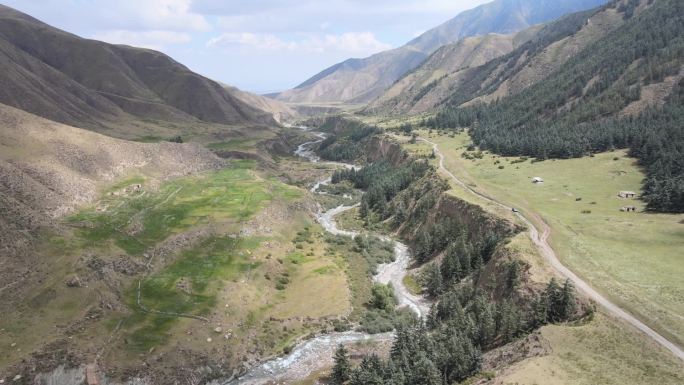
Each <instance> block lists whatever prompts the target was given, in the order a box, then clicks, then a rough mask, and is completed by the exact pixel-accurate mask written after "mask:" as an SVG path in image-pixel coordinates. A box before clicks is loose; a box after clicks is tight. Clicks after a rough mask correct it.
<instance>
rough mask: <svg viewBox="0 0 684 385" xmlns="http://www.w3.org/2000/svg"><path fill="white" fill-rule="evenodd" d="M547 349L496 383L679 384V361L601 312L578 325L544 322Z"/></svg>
mask: <svg viewBox="0 0 684 385" xmlns="http://www.w3.org/2000/svg"><path fill="white" fill-rule="evenodd" d="M541 332H542V335H543V336H544V338H545V339H546V340H548V341H549V342H550V344H551V348H552V352H551V353H550V354H548V355H546V356H543V357H536V358H532V359H528V360H525V361H522V362H520V363H519V364H517V365H514V366H513V367H512V368H511V369H510V371H509V372H508V373H506V374H504V375H503V376H502V377H501V378H499V379H497V383H500V384H519V385H522V384H545V385H599V384H663V385H664V384H672V385H675V384H681V383H682V380H683V379H684V377H683V376H682V371H683V370H684V365H682V362H681V361H679V360H678V359H677V358H676V357H674V356H672V355H671V354H669V352H666V351H663V350H661V349H660V348H659V347H657V346H655V345H654V343H651V342H650V341H649V342H644V338H643V336H642V335H641V334H640V333H638V332H637V331H635V330H633V329H630V328H624V327H621V324H618V323H615V322H613V321H612V320H611V319H609V318H606V317H605V316H603V315H602V314H600V313H599V314H598V315H597V317H596V318H595V319H594V320H593V321H592V322H591V323H589V324H586V325H582V326H556V325H550V326H545V327H543V328H542V329H541Z"/></svg>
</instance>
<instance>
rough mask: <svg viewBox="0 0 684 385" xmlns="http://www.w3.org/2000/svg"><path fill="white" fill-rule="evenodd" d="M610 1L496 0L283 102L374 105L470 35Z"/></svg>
mask: <svg viewBox="0 0 684 385" xmlns="http://www.w3.org/2000/svg"><path fill="white" fill-rule="evenodd" d="M605 1H606V0H495V1H493V2H491V3H488V4H484V5H481V6H479V7H477V8H474V9H472V10H469V11H465V12H462V13H461V14H459V15H458V16H456V17H455V18H453V19H451V20H449V21H447V22H446V23H444V24H442V25H440V26H439V27H437V28H434V29H432V30H430V31H428V32H425V33H424V34H422V35H421V36H419V37H417V38H416V39H414V40H412V41H410V42H409V43H407V44H406V45H404V46H403V47H400V48H396V49H393V50H389V51H385V52H381V53H378V54H375V55H373V56H370V57H368V58H365V59H349V60H347V61H344V62H342V63H339V64H336V65H334V66H332V67H330V68H328V69H326V70H324V71H322V72H321V73H319V74H317V75H316V76H314V77H312V78H311V79H309V80H307V81H305V82H304V83H302V84H300V85H299V86H297V87H295V88H294V89H292V90H288V91H285V92H283V93H282V94H280V95H279V96H278V99H280V100H283V101H287V102H297V103H312V102H317V103H330V102H346V103H365V102H369V101H371V100H373V99H374V98H376V97H378V96H380V95H381V94H382V93H383V92H384V91H385V90H386V89H387V88H388V87H390V86H391V85H392V84H393V83H394V82H395V81H396V80H397V79H399V78H400V77H401V76H402V75H404V74H406V73H407V72H408V71H410V70H412V69H414V68H416V67H418V66H419V65H420V64H421V63H422V62H423V61H424V60H425V59H426V58H427V57H428V56H430V55H431V54H432V53H433V52H434V51H435V50H437V49H438V48H439V47H441V46H443V45H445V44H449V43H453V42H456V41H459V40H461V39H463V38H465V37H469V36H476V35H486V34H489V33H499V34H510V33H514V32H517V31H520V30H523V29H525V28H528V27H530V26H532V25H535V24H539V23H544V22H547V21H550V20H553V19H556V18H558V17H560V16H562V15H564V14H567V13H571V12H576V11H580V10H584V9H589V8H592V7H596V6H598V5H600V4H603V3H605Z"/></svg>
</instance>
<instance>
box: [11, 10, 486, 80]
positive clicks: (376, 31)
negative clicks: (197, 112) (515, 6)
mask: <svg viewBox="0 0 684 385" xmlns="http://www.w3.org/2000/svg"><path fill="white" fill-rule="evenodd" d="M489 1H491V0H325V1H323V0H318V1H314V0H242V1H237V0H223V1H221V0H115V1H111V0H3V1H2V3H3V4H5V5H7V6H9V7H12V8H15V9H18V10H20V11H22V12H25V13H28V14H29V15H31V16H33V17H35V18H37V19H39V20H42V21H43V22H46V23H48V24H50V25H52V26H55V27H57V28H60V29H63V30H66V31H68V32H71V33H75V34H77V35H79V36H82V37H86V38H92V39H97V40H103V41H106V42H109V43H116V44H128V45H133V46H138V47H145V48H152V49H155V50H159V51H162V52H164V53H166V54H168V55H169V56H171V57H173V58H174V59H175V60H177V61H179V62H180V63H182V64H184V65H186V66H187V67H189V68H190V69H191V70H193V71H195V72H198V73H200V74H202V75H204V76H207V77H209V78H212V79H214V80H218V81H221V82H224V83H227V84H231V85H234V86H237V87H239V88H241V89H244V90H248V91H252V92H257V93H268V92H276V91H282V90H285V89H288V88H292V87H294V86H296V85H298V84H299V83H302V82H303V81H305V80H306V79H308V78H309V77H311V76H313V75H315V74H317V73H318V72H320V71H322V70H323V69H325V68H327V67H329V66H331V65H333V64H336V63H338V62H340V61H343V60H345V59H348V58H351V57H366V56H369V55H371V54H373V53H377V52H380V51H383V50H386V49H390V48H394V47H399V46H401V45H403V44H405V43H406V42H408V41H409V40H411V39H412V38H414V37H416V36H418V35H420V34H421V33H422V32H425V31H426V30H428V29H430V28H433V27H436V26H437V25H439V24H441V23H443V22H445V21H447V20H448V19H451V18H452V17H454V16H456V15H457V14H458V13H459V12H462V11H464V10H466V9H470V8H473V7H475V6H477V5H480V4H483V3H486V2H489Z"/></svg>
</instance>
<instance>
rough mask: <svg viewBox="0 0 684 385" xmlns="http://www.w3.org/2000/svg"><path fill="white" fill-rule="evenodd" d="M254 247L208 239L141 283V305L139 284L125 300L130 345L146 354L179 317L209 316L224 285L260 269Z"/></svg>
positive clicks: (225, 239) (235, 240)
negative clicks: (252, 254) (250, 255)
mask: <svg viewBox="0 0 684 385" xmlns="http://www.w3.org/2000/svg"><path fill="white" fill-rule="evenodd" d="M255 247H256V242H253V241H252V240H247V241H244V240H241V239H239V238H231V237H209V238H207V239H205V240H203V241H202V242H200V243H199V244H198V245H196V246H195V247H192V248H190V249H187V250H184V251H182V252H181V253H180V256H179V258H178V259H177V260H176V261H175V262H174V263H172V264H171V265H169V266H167V267H166V268H164V269H162V270H161V271H159V272H157V273H155V274H154V275H152V276H150V277H148V278H146V279H144V280H143V281H142V282H141V286H140V305H141V306H139V305H138V286H137V284H136V285H134V286H133V287H131V288H130V290H129V291H128V293H127V297H128V304H129V306H130V308H131V309H133V310H134V314H133V316H131V317H130V318H129V319H128V320H127V321H126V325H127V327H128V328H129V329H130V334H129V338H128V339H127V340H128V341H129V347H130V348H131V349H132V350H139V351H146V350H148V349H150V348H151V347H153V346H155V345H158V344H162V343H164V342H165V341H166V340H167V338H168V335H167V332H168V331H169V329H170V328H171V327H172V325H173V324H174V323H175V322H176V321H177V320H178V319H179V318H182V317H183V316H186V317H187V316H202V315H205V314H207V313H208V312H209V311H210V310H211V308H212V307H213V306H214V305H215V303H216V297H215V294H216V292H217V290H218V289H219V288H220V286H221V285H220V283H221V282H222V281H227V280H231V279H235V278H237V277H239V276H240V275H242V274H244V273H245V272H247V271H249V270H253V269H255V268H257V267H258V264H257V263H252V262H250V261H249V259H248V256H247V255H248V254H247V253H246V250H248V249H250V248H252V249H253V248H255ZM158 312H161V313H165V314H159V313H158Z"/></svg>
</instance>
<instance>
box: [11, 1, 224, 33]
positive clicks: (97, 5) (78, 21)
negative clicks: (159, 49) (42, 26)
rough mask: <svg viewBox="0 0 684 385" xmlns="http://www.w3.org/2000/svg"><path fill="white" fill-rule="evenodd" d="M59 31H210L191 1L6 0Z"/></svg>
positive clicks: (207, 22) (204, 19)
mask: <svg viewBox="0 0 684 385" xmlns="http://www.w3.org/2000/svg"><path fill="white" fill-rule="evenodd" d="M3 3H4V4H7V5H9V6H11V7H15V8H18V9H20V10H22V11H24V12H28V13H29V14H30V15H32V16H34V17H38V18H39V19H41V20H46V21H48V22H49V23H51V24H54V25H55V26H57V27H59V28H66V29H68V30H73V29H80V30H83V29H87V30H91V31H100V30H131V31H149V30H153V31H154V30H167V31H176V32H195V31H200V32H201V31H208V30H210V29H211V24H210V23H209V21H207V19H206V18H205V16H204V15H202V14H200V13H197V12H194V11H192V10H191V5H192V0H117V1H107V0H87V1H64V0H5V1H3Z"/></svg>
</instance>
